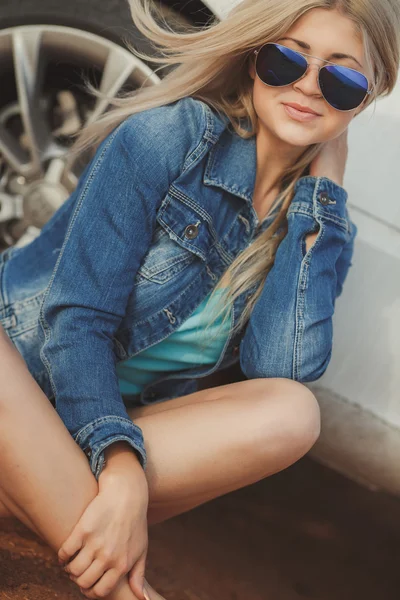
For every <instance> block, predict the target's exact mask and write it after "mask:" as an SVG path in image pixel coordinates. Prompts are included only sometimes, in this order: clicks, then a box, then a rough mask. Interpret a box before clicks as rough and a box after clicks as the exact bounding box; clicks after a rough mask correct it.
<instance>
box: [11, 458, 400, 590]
mask: <svg viewBox="0 0 400 600" xmlns="http://www.w3.org/2000/svg"><path fill="white" fill-rule="evenodd" d="M399 560H400V501H399V500H398V499H397V498H394V497H391V496H389V495H387V494H384V493H379V492H375V493H374V492H371V491H368V490H366V489H364V488H362V487H359V486H358V485H356V484H355V483H353V482H351V481H349V480H347V479H345V478H343V477H342V476H341V475H338V474H337V473H334V472H333V471H331V470H329V469H327V468H325V467H322V466H321V465H318V464H317V463H315V462H313V461H311V460H310V459H309V458H308V457H306V458H303V459H302V460H300V461H299V462H297V463H296V464H295V465H293V466H291V467H290V468H289V469H286V470H285V471H282V472H281V473H278V474H276V475H274V476H272V477H269V478H268V479H265V480H263V481H261V482H259V483H256V484H254V485H252V486H249V487H246V488H243V489H242V490H238V491H236V492H234V493H231V494H227V495H226V496H223V497H221V498H218V499H216V500H214V501H212V502H209V503H207V504H205V505H203V506H200V507H198V508H196V509H194V510H192V511H190V512H188V513H185V514H183V515H179V516H178V517H175V518H173V519H170V520H169V521H166V522H165V523H161V524H158V525H155V526H153V527H151V528H150V546H149V555H148V563H147V564H148V567H147V579H148V581H149V582H150V583H151V584H152V585H153V586H154V587H155V589H157V590H158V591H159V592H160V593H162V594H163V595H164V596H165V598H166V599H167V600H239V599H246V600H299V599H301V598H309V599H315V600H338V599H340V600H359V599H360V600H361V599H362V600H378V599H379V600H381V599H382V600H398V598H399V590H400V570H399ZM82 597H83V596H82V595H81V594H80V593H79V590H78V589H77V588H76V586H75V585H74V584H73V583H71V582H70V581H69V579H68V577H67V575H66V574H65V573H64V572H63V571H62V570H61V569H60V567H59V566H58V563H57V562H56V560H55V556H53V553H52V551H51V550H49V549H48V548H47V547H46V546H45V545H44V544H43V543H42V542H40V541H39V540H38V538H37V537H36V536H35V535H34V534H32V533H31V532H30V531H29V530H27V529H26V528H25V527H24V526H23V525H21V524H18V523H13V522H12V521H7V520H0V599H1V600H39V599H40V600H53V599H58V600H76V599H78V598H82Z"/></svg>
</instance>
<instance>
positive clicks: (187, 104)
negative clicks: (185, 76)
mask: <svg viewBox="0 0 400 600" xmlns="http://www.w3.org/2000/svg"><path fill="white" fill-rule="evenodd" d="M209 110H210V109H209V108H208V107H207V105H206V104H205V103H204V102H201V101H200V100H196V99H194V98H191V97H189V96H187V97H184V98H181V99H180V100H176V101H175V102H172V103H170V104H165V105H162V106H156V107H154V108H149V109H146V110H143V111H141V112H139V113H134V114H133V115H131V116H130V117H128V118H127V119H125V121H124V122H123V123H122V124H121V136H122V138H123V140H124V141H125V142H126V143H127V144H135V143H136V142H137V141H138V136H140V142H141V143H142V144H144V145H145V146H147V147H154V148H156V149H158V150H159V151H160V153H162V152H163V151H164V150H169V151H171V150H172V149H174V150H176V151H178V152H179V150H180V149H184V150H186V151H187V150H189V149H190V148H192V147H196V146H197V145H198V144H199V142H200V141H201V140H202V138H203V136H204V134H205V133H206V131H207V128H209V127H210V124H209V117H208V114H207V113H208V111H209Z"/></svg>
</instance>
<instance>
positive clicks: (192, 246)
mask: <svg viewBox="0 0 400 600" xmlns="http://www.w3.org/2000/svg"><path fill="white" fill-rule="evenodd" d="M213 243H214V236H213V227H212V222H211V217H210V215H209V214H208V213H207V212H206V211H204V210H203V208H202V207H201V206H200V205H198V204H197V203H195V202H193V201H192V200H191V199H190V198H187V197H186V196H183V194H181V193H180V192H177V191H176V192H174V191H171V190H170V192H169V193H168V195H167V196H166V198H165V199H164V201H163V202H162V204H161V206H160V208H159V211H158V213H157V226H156V228H155V231H154V234H153V239H152V243H151V246H150V248H149V249H148V251H147V253H146V254H145V256H144V258H143V261H142V264H141V265H140V267H139V269H138V273H137V277H136V283H137V284H138V285H141V284H142V283H145V282H146V281H152V282H154V283H158V284H163V283H166V282H168V281H169V280H171V279H172V278H174V277H176V276H177V275H179V274H180V273H181V272H182V271H183V270H184V269H187V268H188V267H189V266H190V265H193V264H194V263H195V262H198V261H199V260H202V261H204V262H205V261H207V257H208V254H209V251H210V249H211V247H212V245H213Z"/></svg>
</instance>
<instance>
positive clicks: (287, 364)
mask: <svg viewBox="0 0 400 600" xmlns="http://www.w3.org/2000/svg"><path fill="white" fill-rule="evenodd" d="M331 356H332V347H330V348H329V350H328V353H327V355H326V357H325V358H324V359H323V360H321V354H319V355H318V356H315V357H310V356H309V357H307V360H306V361H301V362H300V363H299V364H297V363H296V362H295V361H294V360H293V359H292V360H290V361H289V360H287V361H285V360H282V361H273V362H271V361H262V360H260V359H258V360H252V361H247V360H244V359H242V357H240V367H241V370H242V372H243V374H244V375H245V376H246V377H247V379H258V378H274V377H279V378H285V379H293V380H294V381H298V382H299V383H310V382H312V381H317V380H318V379H320V378H321V377H322V375H323V374H324V373H325V371H326V369H327V368H328V365H329V363H330V360H331Z"/></svg>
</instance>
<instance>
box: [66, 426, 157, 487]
mask: <svg viewBox="0 0 400 600" xmlns="http://www.w3.org/2000/svg"><path fill="white" fill-rule="evenodd" d="M73 438H74V440H75V442H76V443H77V444H78V445H79V446H80V447H81V448H82V450H83V451H84V452H85V454H86V456H87V457H88V459H89V463H90V468H91V470H92V473H93V475H94V476H95V477H96V480H97V481H98V479H99V476H100V473H101V471H102V469H103V467H104V465H105V459H104V450H105V449H106V448H107V447H108V446H110V445H111V444H113V443H114V442H119V441H126V442H128V443H129V444H130V445H131V446H132V448H133V449H134V450H135V451H136V454H137V455H138V458H139V460H140V464H141V465H142V467H143V470H144V471H145V470H146V464H147V456H146V450H145V448H144V440H143V433H142V430H141V429H140V427H138V426H137V425H135V424H134V423H132V421H131V420H130V419H124V418H122V417H117V416H114V415H109V416H106V417H100V418H99V419H95V420H94V421H91V422H90V423H88V424H87V425H85V426H84V427H82V428H81V429H80V430H79V431H78V432H77V433H75V434H74V435H73Z"/></svg>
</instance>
